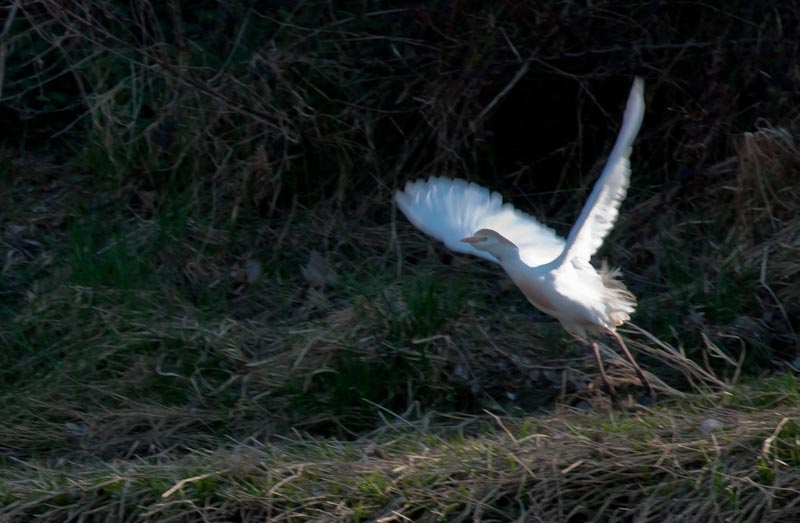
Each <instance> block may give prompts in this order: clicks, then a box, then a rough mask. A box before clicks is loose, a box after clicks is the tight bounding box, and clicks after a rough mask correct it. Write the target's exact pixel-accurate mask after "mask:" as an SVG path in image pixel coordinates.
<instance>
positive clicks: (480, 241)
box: [395, 78, 653, 404]
mask: <svg viewBox="0 0 800 523" xmlns="http://www.w3.org/2000/svg"><path fill="white" fill-rule="evenodd" d="M643 91H644V86H643V81H642V79H641V78H636V79H635V80H634V82H633V87H632V88H631V92H630V95H629V97H628V102H627V106H626V108H625V114H624V116H623V119H622V129H621V130H620V133H619V136H618V137H617V141H616V143H615V144H614V147H613V149H612V150H611V154H610V155H609V157H608V160H607V162H606V165H605V167H604V168H603V172H602V174H601V175H600V179H599V180H598V181H597V183H596V184H595V186H594V189H593V190H592V193H591V195H590V196H589V199H588V200H587V201H586V204H585V205H584V207H583V210H582V211H581V214H580V216H579V217H578V220H577V221H576V222H575V225H573V226H572V230H571V231H570V233H569V236H568V237H567V239H566V240H565V239H563V238H561V237H559V236H558V235H557V234H556V233H555V231H553V230H552V229H550V228H548V227H545V226H544V225H542V224H541V223H539V222H538V221H537V220H535V219H534V218H533V217H531V216H529V215H527V214H525V213H523V212H520V211H518V210H517V209H515V208H514V207H513V206H512V205H511V204H508V203H506V204H503V198H502V196H500V195H499V194H498V193H496V192H490V191H489V190H488V189H485V188H484V187H481V186H480V185H477V184H475V183H467V182H466V181H464V180H458V179H449V178H437V177H431V178H429V179H428V180H426V181H423V180H418V181H415V182H409V183H407V184H406V186H405V189H404V190H403V191H398V192H397V193H396V194H395V201H396V202H397V206H398V207H399V208H400V210H401V211H403V214H405V215H406V217H407V218H408V219H409V220H410V221H411V223H413V224H414V225H415V226H416V227H417V228H419V229H420V230H422V231H423V232H425V233H426V234H428V235H430V236H432V237H434V238H436V239H438V240H440V241H442V242H444V244H445V245H446V246H447V247H449V248H450V249H452V250H454V251H458V252H462V253H467V254H473V255H475V256H480V257H481V258H484V259H486V260H489V261H493V262H496V263H499V264H500V266H501V267H502V268H503V269H504V270H505V271H506V273H507V274H508V275H509V276H510V277H511V280H512V281H513V282H514V283H515V284H516V285H517V287H519V289H520V290H521V291H522V293H523V294H524V295H525V297H526V298H527V299H528V301H529V302H531V304H533V306H534V307H536V308H537V309H539V310H541V311H542V312H545V313H547V314H549V315H551V316H554V317H555V318H556V319H558V321H559V322H560V323H561V325H562V326H563V327H564V329H566V331H567V332H569V333H570V334H572V335H574V336H575V337H577V338H579V339H581V340H583V341H586V342H587V343H589V344H590V345H591V347H592V350H593V351H594V357H595V360H596V361H597V366H598V368H599V369H600V377H601V379H602V381H603V384H604V386H605V389H606V392H607V393H608V394H609V396H611V399H612V400H613V401H614V403H615V404H617V399H616V394H615V392H614V388H613V386H612V385H611V383H610V382H609V381H608V378H607V377H606V373H605V370H604V369H603V361H602V359H601V357H600V351H599V349H598V347H597V342H596V341H594V340H593V339H592V338H591V336H592V335H597V334H602V333H608V334H610V335H611V336H612V337H613V338H614V339H615V340H616V341H617V343H618V344H619V346H620V347H621V348H622V351H623V352H624V353H625V356H626V357H627V358H628V360H629V361H630V362H631V365H633V368H634V370H635V371H636V374H637V375H638V376H639V379H640V380H641V382H642V385H643V387H644V388H645V390H646V392H647V394H648V395H649V396H650V397H651V398H652V397H653V389H652V387H650V384H649V383H648V381H647V379H646V378H645V376H644V373H643V372H642V370H641V369H640V368H639V365H637V364H636V361H635V360H634V359H633V356H632V355H631V353H630V351H629V350H628V348H627V347H626V346H625V342H624V341H623V340H622V338H621V337H620V335H619V334H618V333H617V331H616V328H617V326H619V325H622V324H623V323H624V322H626V321H628V320H629V319H630V315H631V314H632V313H633V311H634V310H635V308H636V298H635V297H634V296H633V294H631V292H629V291H628V289H627V288H626V287H625V285H624V284H623V283H622V282H621V281H620V280H619V276H620V271H619V270H609V269H608V268H607V267H606V266H605V264H603V265H602V267H601V268H600V270H597V269H595V268H594V267H593V266H592V265H591V263H590V261H589V260H590V258H591V257H592V255H593V254H594V253H595V252H596V251H597V250H598V249H599V248H600V246H601V245H602V244H603V240H604V239H605V237H606V235H608V232H609V231H610V230H611V228H612V227H613V226H614V222H615V221H616V219H617V214H618V212H619V206H620V203H621V202H622V200H623V199H624V198H625V195H626V192H627V189H628V180H629V177H630V160H629V157H630V154H631V148H632V144H633V140H634V138H635V137H636V134H637V132H638V131H639V126H640V125H641V123H642V118H643V115H644V96H643Z"/></svg>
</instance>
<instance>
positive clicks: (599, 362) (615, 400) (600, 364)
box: [589, 340, 620, 409]
mask: <svg viewBox="0 0 800 523" xmlns="http://www.w3.org/2000/svg"><path fill="white" fill-rule="evenodd" d="M589 343H591V344H592V350H593V351H594V359H595V361H596V362H597V368H598V369H600V379H602V380H603V387H605V389H606V394H608V395H609V396H610V397H611V403H613V404H614V407H615V408H617V409H618V408H620V404H619V399H618V398H617V392H616V391H615V390H614V386H613V385H611V382H609V381H608V378H607V377H606V371H605V369H604V368H603V359H602V358H601V357H600V348H599V347H598V346H597V342H596V341H594V340H592V341H590V342H589Z"/></svg>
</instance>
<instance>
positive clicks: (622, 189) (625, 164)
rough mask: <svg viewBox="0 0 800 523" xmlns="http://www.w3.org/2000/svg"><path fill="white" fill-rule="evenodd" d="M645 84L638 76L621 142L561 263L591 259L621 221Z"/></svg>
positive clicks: (641, 115)
mask: <svg viewBox="0 0 800 523" xmlns="http://www.w3.org/2000/svg"><path fill="white" fill-rule="evenodd" d="M643 92H644V83H643V81H642V79H641V78H636V79H635V80H634V82H633V87H632V88H631V93H630V95H629V96H628V103H627V106H626V107H625V114H624V116H623V117H622V129H621V130H620V133H619V136H618V137H617V142H616V143H615V144H614V148H613V149H612V150H611V154H610V155H609V157H608V160H607V161H606V166H605V167H604V168H603V173H602V174H601V175H600V179H599V180H597V183H596V184H595V186H594V189H593V190H592V194H591V195H589V199H588V200H587V201H586V204H585V205H584V206H583V210H582V211H581V214H580V216H579V217H578V221H576V222H575V225H573V226H572V230H571V231H570V232H569V236H568V237H567V245H566V247H565V248H564V252H563V253H562V254H561V256H560V257H559V261H560V263H561V264H563V263H567V262H570V261H580V262H586V263H588V262H589V258H591V257H592V255H593V254H594V253H595V252H597V249H599V248H600V246H601V245H602V244H603V240H604V239H605V237H606V236H607V235H608V233H609V231H610V230H611V228H612V227H613V226H614V222H616V221H617V215H618V214H619V206H620V203H622V200H624V199H625V195H626V193H627V191H628V180H629V178H630V172H631V166H630V160H629V157H630V155H631V149H632V145H633V140H634V138H636V133H638V132H639V126H640V125H641V124H642V118H643V116H644V95H643Z"/></svg>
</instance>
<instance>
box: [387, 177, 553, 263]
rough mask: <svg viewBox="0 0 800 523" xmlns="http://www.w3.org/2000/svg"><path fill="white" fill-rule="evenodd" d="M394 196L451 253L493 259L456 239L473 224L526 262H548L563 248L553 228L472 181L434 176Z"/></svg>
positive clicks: (468, 232) (412, 219) (408, 215)
mask: <svg viewBox="0 0 800 523" xmlns="http://www.w3.org/2000/svg"><path fill="white" fill-rule="evenodd" d="M395 201H396V202H397V206H398V207H399V208H400V210H401V211H402V212H403V214H405V215H406V218H408V220H409V221H410V222H411V223H413V224H414V225H415V226H416V227H417V228H418V229H419V230H421V231H422V232H424V233H425V234H427V235H429V236H432V237H433V238H436V239H437V240H440V241H442V242H444V244H445V245H446V246H447V247H448V248H450V249H451V250H454V251H456V252H462V253H465V254H472V255H474V256H480V257H481V258H483V259H486V260H489V261H493V262H497V259H495V257H494V256H492V255H491V254H489V253H488V252H485V251H479V250H477V249H475V248H473V247H472V245H470V244H468V243H463V242H461V239H462V238H464V237H466V236H471V235H472V234H474V233H475V231H477V230H479V229H492V230H494V231H497V232H498V233H500V234H502V235H503V236H505V237H506V238H508V239H509V240H510V241H512V242H513V243H514V244H516V245H517V247H518V248H519V250H520V257H521V258H522V261H524V262H525V263H526V264H528V265H530V266H537V265H543V264H545V263H547V262H550V261H553V260H554V259H555V258H556V257H557V256H558V255H559V254H560V253H561V252H562V251H563V250H564V239H563V238H560V237H559V236H558V235H556V233H555V231H553V230H552V229H550V228H549V227H545V226H544V225H542V224H541V223H539V222H538V221H537V220H536V219H535V218H533V217H531V216H529V215H527V214H525V213H523V212H521V211H518V210H517V209H515V208H514V206H512V205H511V204H509V203H506V204H504V203H503V197H502V196H500V194H498V193H496V192H491V191H489V190H488V189H486V188H484V187H481V186H480V185H478V184H475V183H468V182H466V181H464V180H459V179H450V178H439V177H431V178H429V179H428V180H425V181H423V180H417V181H415V182H409V183H407V184H406V186H405V189H404V190H402V191H397V193H396V194H395Z"/></svg>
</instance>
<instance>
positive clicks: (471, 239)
mask: <svg viewBox="0 0 800 523" xmlns="http://www.w3.org/2000/svg"><path fill="white" fill-rule="evenodd" d="M485 239H486V236H467V237H466V238H461V241H462V242H464V243H478V242H482V241H484V240H485Z"/></svg>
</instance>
